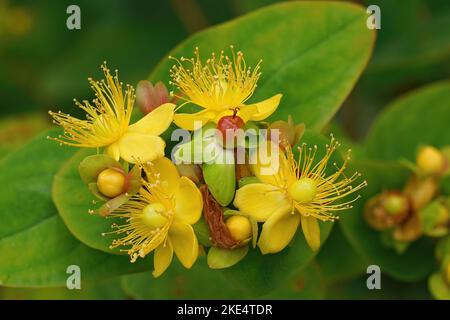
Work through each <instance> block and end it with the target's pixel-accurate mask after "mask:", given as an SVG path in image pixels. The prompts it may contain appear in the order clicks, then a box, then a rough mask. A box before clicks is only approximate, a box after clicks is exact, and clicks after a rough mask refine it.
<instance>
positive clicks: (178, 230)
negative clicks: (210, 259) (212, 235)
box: [169, 221, 198, 269]
mask: <svg viewBox="0 0 450 320" xmlns="http://www.w3.org/2000/svg"><path fill="white" fill-rule="evenodd" d="M169 237H170V240H171V241H172V245H173V250H174V251H175V254H176V255H177V258H178V259H179V260H180V262H181V264H182V265H183V266H184V267H185V268H188V269H189V268H190V267H192V265H193V264H194V262H195V261H196V260H197V257H198V242H197V237H196V236H195V233H194V229H192V227H191V225H190V224H187V223H184V222H178V221H173V222H172V225H171V226H170V229H169Z"/></svg>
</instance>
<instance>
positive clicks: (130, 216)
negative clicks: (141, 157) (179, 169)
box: [104, 162, 175, 262]
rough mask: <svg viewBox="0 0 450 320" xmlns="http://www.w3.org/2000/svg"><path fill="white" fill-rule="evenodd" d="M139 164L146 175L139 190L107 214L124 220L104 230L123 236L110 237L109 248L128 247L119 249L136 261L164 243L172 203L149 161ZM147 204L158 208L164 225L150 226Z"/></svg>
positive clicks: (172, 200)
mask: <svg viewBox="0 0 450 320" xmlns="http://www.w3.org/2000/svg"><path fill="white" fill-rule="evenodd" d="M139 165H140V166H141V168H142V169H143V171H144V172H145V176H146V177H145V179H144V178H143V179H142V187H141V190H140V191H139V193H137V194H136V195H133V196H132V197H131V198H130V200H129V201H127V202H126V203H125V204H124V205H122V206H121V207H120V208H119V209H117V210H115V211H114V212H112V213H111V214H110V215H109V216H108V217H116V218H120V219H125V223H123V224H113V225H112V226H111V227H112V228H113V229H114V230H113V231H111V232H108V233H104V235H105V234H115V235H123V237H122V238H120V239H116V240H113V242H112V244H111V248H116V247H122V246H128V247H129V248H128V249H121V251H124V252H127V253H128V255H129V256H130V258H131V262H135V261H136V260H137V258H138V257H141V258H144V257H145V256H146V255H147V254H148V253H150V252H151V251H153V250H154V249H156V248H157V247H158V246H159V245H161V244H164V245H165V241H166V239H167V235H168V232H169V228H170V226H171V224H172V221H173V216H174V206H175V203H174V199H173V198H172V197H171V196H168V195H167V194H166V193H165V192H164V188H163V187H162V184H161V181H160V180H159V173H157V172H156V171H155V170H154V168H153V167H152V164H151V162H149V163H147V164H139ZM148 206H152V207H153V209H157V212H158V214H159V215H161V216H162V217H163V219H162V220H161V221H164V222H165V223H164V225H162V226H161V227H156V228H155V227H154V226H149V223H148V217H146V216H145V215H144V214H145V212H144V210H148ZM163 208H164V209H165V210H164V211H163V210H162V209H163ZM164 218H165V219H164Z"/></svg>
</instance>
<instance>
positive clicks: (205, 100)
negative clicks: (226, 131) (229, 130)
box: [170, 46, 281, 130]
mask: <svg viewBox="0 0 450 320" xmlns="http://www.w3.org/2000/svg"><path fill="white" fill-rule="evenodd" d="M231 52H232V57H231V58H230V57H228V56H225V55H224V53H223V51H222V52H221V53H220V56H219V57H217V56H216V55H215V54H214V53H213V54H212V56H211V58H209V59H208V60H206V63H205V64H203V63H202V61H201V59H200V53H199V50H198V48H195V52H194V54H195V58H191V59H187V58H183V57H182V58H181V59H180V60H178V59H176V58H172V57H171V58H172V59H174V60H175V61H176V62H177V65H174V66H173V67H172V69H171V72H170V73H171V77H172V81H171V84H174V85H175V86H177V87H178V89H179V90H180V92H181V94H182V95H181V96H179V98H180V99H183V100H185V103H194V104H196V105H198V106H200V107H202V108H203V109H204V110H202V111H200V112H197V113H193V114H189V113H179V114H175V116H174V122H175V124H176V125H177V126H179V127H180V128H183V129H186V130H194V122H195V121H200V122H202V125H205V124H206V123H207V122H209V121H214V122H216V123H217V122H218V121H219V120H220V119H221V118H222V117H224V116H231V115H237V116H239V117H241V118H242V119H243V120H244V122H247V121H248V120H252V121H260V120H263V119H265V118H267V117H268V116H270V115H271V114H272V113H273V112H274V111H275V110H276V109H277V107H278V104H279V103H280V99H281V94H277V95H274V96H273V97H271V98H269V99H267V100H264V101H261V102H259V103H255V104H250V105H245V104H244V103H245V102H246V101H247V100H248V99H249V98H250V97H251V96H252V95H253V92H254V91H255V88H256V83H257V82H258V79H259V76H260V75H261V73H260V63H261V61H260V62H259V63H258V64H257V65H256V67H255V68H253V69H251V68H250V67H247V65H246V63H245V60H244V54H243V53H242V52H240V51H239V52H237V53H235V52H234V49H233V46H231Z"/></svg>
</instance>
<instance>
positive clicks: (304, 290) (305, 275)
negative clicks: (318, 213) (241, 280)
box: [262, 228, 337, 300]
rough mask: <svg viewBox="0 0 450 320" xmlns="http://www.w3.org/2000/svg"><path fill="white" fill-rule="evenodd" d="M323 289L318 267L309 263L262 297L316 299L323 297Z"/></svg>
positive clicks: (321, 276)
mask: <svg viewBox="0 0 450 320" xmlns="http://www.w3.org/2000/svg"><path fill="white" fill-rule="evenodd" d="M336 229H337V228H336ZM325 290H326V287H325V282H324V281H323V275H322V273H321V272H320V269H319V267H318V266H317V264H315V263H311V264H310V265H309V266H308V267H307V268H306V269H305V270H302V271H301V272H298V273H296V274H295V275H294V276H292V277H290V278H289V279H288V280H287V281H285V282H284V283H283V284H282V285H281V286H280V287H279V288H278V289H276V290H275V291H273V292H271V293H269V294H268V295H265V296H263V297H262V299H276V300H277V299H283V300H310V299H316V300H318V299H324V298H325Z"/></svg>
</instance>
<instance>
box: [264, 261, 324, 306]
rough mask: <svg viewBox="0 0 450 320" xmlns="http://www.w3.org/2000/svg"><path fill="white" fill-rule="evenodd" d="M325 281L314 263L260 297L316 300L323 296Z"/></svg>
mask: <svg viewBox="0 0 450 320" xmlns="http://www.w3.org/2000/svg"><path fill="white" fill-rule="evenodd" d="M325 285H326V283H325V281H324V280H323V275H322V273H321V271H320V269H319V267H318V266H317V264H316V263H311V264H310V265H309V266H308V267H307V268H306V269H305V270H303V271H301V272H298V273H296V274H295V275H294V276H292V277H290V278H289V279H287V281H285V282H284V283H283V284H282V285H281V286H280V287H279V288H278V289H276V290H275V291H273V292H271V293H269V294H268V295H265V296H263V297H261V298H262V299H284V300H313V299H315V300H318V299H324V298H325V292H326V286H325Z"/></svg>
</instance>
